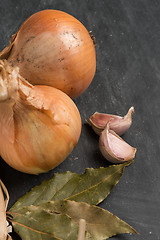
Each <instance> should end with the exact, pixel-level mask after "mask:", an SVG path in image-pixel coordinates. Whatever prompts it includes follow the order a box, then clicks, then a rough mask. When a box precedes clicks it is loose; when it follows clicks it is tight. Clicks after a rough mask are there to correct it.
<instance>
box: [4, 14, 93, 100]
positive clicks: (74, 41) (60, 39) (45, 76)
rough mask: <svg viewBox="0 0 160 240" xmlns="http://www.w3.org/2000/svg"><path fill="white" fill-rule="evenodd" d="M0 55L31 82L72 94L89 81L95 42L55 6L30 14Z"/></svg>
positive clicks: (74, 95) (75, 21)
mask: <svg viewBox="0 0 160 240" xmlns="http://www.w3.org/2000/svg"><path fill="white" fill-rule="evenodd" d="M0 58H1V59H3V58H5V59H8V61H9V62H10V63H11V64H12V66H18V67H19V69H20V74H21V76H22V77H24V78H25V79H26V80H27V81H29V82H30V83H31V84H33V85H47V86H53V87H55V88H57V89H60V90H61V91H63V92H65V93H66V94H67V95H69V96H70V97H71V98H76V97H78V96H79V95H81V94H82V93H83V92H84V91H85V90H86V89H87V87H88V86H89V85H90V83H91V81H92V79H93V77H94V74H95V69H96V53H95V45H94V41H93V40H92V38H91V36H90V34H89V32H88V31H87V30H86V28H85V27H84V26H83V24H82V23H80V22H79V21H78V20H77V19H76V18H74V17H72V16H71V15H69V14H67V13H64V12H62V11H58V10H44V11H40V12H37V13H35V14H34V15H32V16H31V17H29V18H28V19H27V20H26V21H25V22H24V23H23V24H22V25H21V27H20V28H19V30H18V32H17V33H16V34H15V35H14V36H13V37H12V39H11V42H10V45H9V46H8V47H6V48H5V49H4V50H3V51H2V52H1V53H0Z"/></svg>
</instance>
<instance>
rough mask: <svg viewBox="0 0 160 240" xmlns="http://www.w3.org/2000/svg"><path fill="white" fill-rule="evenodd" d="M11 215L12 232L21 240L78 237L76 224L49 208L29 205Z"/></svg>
mask: <svg viewBox="0 0 160 240" xmlns="http://www.w3.org/2000/svg"><path fill="white" fill-rule="evenodd" d="M11 215H12V216H13V219H12V220H11V222H12V225H13V228H14V231H15V232H16V233H17V234H18V235H19V236H20V237H21V238H22V239H23V240H28V239H32V240H57V239H58V240H61V239H64V240H75V239H76V237H77V236H78V226H77V225H76V223H74V222H73V221H72V219H71V218H70V217H68V216H67V215H65V214H58V213H56V212H54V210H53V209H51V208H44V207H41V206H33V205H31V206H28V207H25V208H22V209H17V211H16V212H15V213H11Z"/></svg>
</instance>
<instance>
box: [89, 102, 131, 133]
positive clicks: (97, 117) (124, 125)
mask: <svg viewBox="0 0 160 240" xmlns="http://www.w3.org/2000/svg"><path fill="white" fill-rule="evenodd" d="M133 113H134V107H131V108H130V109H129V110H128V113H127V114H126V115H125V116H124V117H121V116H117V115H111V114H105V113H98V112H95V113H94V114H93V115H92V116H91V117H90V118H89V119H88V123H89V124H90V125H91V126H92V128H93V130H94V131H95V133H97V134H98V135H100V134H101V132H102V131H103V130H104V128H105V126H106V124H107V122H108V121H109V126H110V129H111V130H113V131H114V132H115V133H117V134H118V135H122V134H124V133H125V132H126V131H127V130H128V128H129V127H130V126H131V124H132V114H133Z"/></svg>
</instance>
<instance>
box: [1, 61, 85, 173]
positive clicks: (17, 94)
mask: <svg viewBox="0 0 160 240" xmlns="http://www.w3.org/2000/svg"><path fill="white" fill-rule="evenodd" d="M80 132H81V118H80V114H79V111H78V109H77V107H76V105H75V104H74V102H73V101H72V100H71V98H70V97H68V96H67V95H66V94H65V93H63V92H62V91H60V90H58V89H56V88H53V87H49V86H39V85H37V86H32V85H31V84H29V83H28V82H27V81H25V80H24V79H23V78H22V77H21V76H20V75H19V73H18V68H13V69H12V68H10V67H9V66H8V64H7V63H6V62H4V61H2V60H1V61H0V155H1V156H2V158H3V159H4V160H5V161H6V162H7V163H8V164H9V165H10V166H11V167H13V168H15V169H17V170H19V171H21V172H25V173H30V174H39V173H42V172H47V171H48V170H50V169H52V168H54V167H56V166H57V165H59V164H60V163H61V162H62V161H63V160H64V159H65V158H66V157H67V156H68V155H69V153H70V152H71V151H72V150H73V148H74V147H75V146H76V144H77V142H78V139H79V137H80Z"/></svg>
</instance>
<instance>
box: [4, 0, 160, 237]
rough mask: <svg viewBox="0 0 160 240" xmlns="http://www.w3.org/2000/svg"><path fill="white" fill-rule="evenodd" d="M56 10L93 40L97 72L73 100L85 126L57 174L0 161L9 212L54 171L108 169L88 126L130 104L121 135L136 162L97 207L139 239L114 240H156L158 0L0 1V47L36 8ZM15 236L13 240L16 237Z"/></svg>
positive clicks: (159, 211) (159, 209) (159, 232)
mask: <svg viewBox="0 0 160 240" xmlns="http://www.w3.org/2000/svg"><path fill="white" fill-rule="evenodd" d="M49 8H51V9H59V10H62V11H65V12H67V13H69V14H71V15H73V16H75V17H76V18H77V19H79V20H80V21H81V22H82V23H83V24H84V25H85V26H86V28H87V29H88V30H92V31H93V34H94V36H95V37H96V43H97V46H96V52H97V71H96V75H95V77H94V80H93V82H92V84H91V85H90V87H89V88H88V89H87V91H86V92H85V93H84V94H83V95H82V96H80V97H78V98H77V99H76V100H75V102H76V104H77V106H78V108H79V110H80V113H81V117H82V121H83V127H82V134H81V138H80V141H79V143H78V145H77V147H76V148H75V149H74V151H73V152H72V153H71V154H70V156H69V157H68V158H67V159H66V160H65V161H64V162H63V163H62V164H61V165H60V166H58V167H57V168H56V169H54V170H52V171H50V172H49V173H46V174H41V175H39V176H33V175H27V174H23V173H20V172H17V171H16V170H13V169H11V168H10V167H9V166H8V165H7V164H6V163H4V161H3V160H2V159H1V160H0V178H1V179H2V180H3V181H4V183H5V184H6V186H7V188H8V190H9V193H10V203H9V207H11V206H12V205H13V203H14V202H15V201H16V200H17V199H18V198H19V197H20V196H22V195H23V194H24V193H25V192H27V191H29V190H30V189H31V188H32V187H33V186H35V185H37V184H40V183H41V181H42V180H44V179H49V178H50V177H51V176H52V175H53V173H54V172H64V171H66V170H70V171H73V172H77V173H82V172H84V169H85V168H87V167H94V168H97V167H100V166H104V167H105V166H108V164H109V163H108V162H107V161H106V160H105V159H104V158H103V157H102V156H101V154H100V152H99V149H98V137H97V136H96V135H95V134H94V133H93V131H92V130H91V128H90V127H89V126H88V125H87V124H86V119H87V118H88V117H89V116H90V115H92V114H93V113H94V112H95V111H98V112H106V113H112V114H120V115H122V116H123V115H124V114H126V112H127V111H128V109H129V107H130V106H134V107H135V115H134V119H133V125H132V126H131V129H130V131H128V132H127V133H126V134H125V135H124V136H123V138H124V139H125V140H126V141H127V142H128V143H130V144H131V145H132V146H134V147H136V148H137V154H136V158H135V161H134V163H133V164H132V165H131V166H129V167H128V168H127V169H126V171H125V173H124V175H123V177H122V179H121V180H120V182H119V184H118V185H117V186H116V187H115V188H114V189H113V190H112V192H111V194H110V195H109V196H108V197H107V199H105V200H104V202H103V203H101V205H100V206H101V207H103V208H105V209H107V210H109V211H111V212H112V213H114V214H116V215H117V216H118V217H120V218H121V219H123V220H124V221H126V222H128V223H129V224H130V225H132V226H133V227H134V228H135V229H136V230H137V231H138V232H139V233H140V234H141V235H139V236H138V235H119V236H116V237H113V238H112V239H115V240H120V239H121V240H122V239H123V240H140V239H141V240H158V239H160V159H159V158H160V157H159V146H160V138H159V132H160V124H159V123H160V119H159V118H160V106H159V105H160V47H159V46H160V14H159V12H160V1H159V0H134V1H132V0H129V1H128V0H119V1H117V0H99V1H98V0H75V1H73V0H68V1H65V0H44V1H42V0H34V1H33V0H32V1H31V0H28V1H24V0H1V1H0V50H2V49H3V48H4V47H5V46H6V45H8V43H9V40H10V37H11V35H12V34H14V33H15V32H16V31H17V30H18V27H19V26H20V25H21V24H22V22H23V21H24V20H25V19H26V18H28V17H29V16H30V15H32V14H33V13H35V12H37V11H39V10H42V9H49ZM13 239H19V238H18V237H17V236H16V235H14V236H13Z"/></svg>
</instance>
